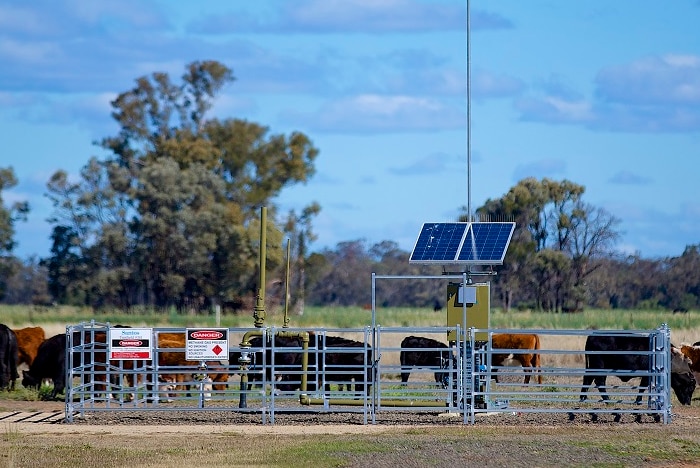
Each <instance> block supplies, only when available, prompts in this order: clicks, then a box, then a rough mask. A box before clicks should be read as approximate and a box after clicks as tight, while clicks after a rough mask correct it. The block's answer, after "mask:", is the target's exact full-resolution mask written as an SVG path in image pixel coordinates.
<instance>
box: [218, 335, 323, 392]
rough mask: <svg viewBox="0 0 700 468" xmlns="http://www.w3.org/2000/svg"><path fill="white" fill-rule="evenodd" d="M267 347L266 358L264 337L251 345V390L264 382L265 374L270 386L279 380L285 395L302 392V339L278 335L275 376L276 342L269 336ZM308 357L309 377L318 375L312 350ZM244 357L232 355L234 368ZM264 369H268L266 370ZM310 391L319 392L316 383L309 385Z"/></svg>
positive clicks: (278, 386) (255, 337)
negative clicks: (255, 385)
mask: <svg viewBox="0 0 700 468" xmlns="http://www.w3.org/2000/svg"><path fill="white" fill-rule="evenodd" d="M267 341H268V342H267V343H265V347H266V349H265V355H264V356H263V353H262V347H263V338H262V336H260V335H256V336H253V337H251V338H250V339H249V340H248V342H249V343H250V345H251V348H250V349H251V352H250V353H249V357H250V360H251V361H250V364H249V365H248V370H249V371H252V372H249V374H248V382H249V383H248V389H249V390H250V389H251V388H252V386H253V384H254V382H258V381H260V380H262V376H263V373H262V371H264V373H265V380H266V381H267V382H270V383H273V382H275V381H276V380H277V377H279V380H280V381H279V382H277V383H276V384H275V386H276V387H277V388H279V389H280V390H282V391H293V390H296V389H298V388H300V382H301V372H302V357H303V352H302V345H303V342H302V339H301V337H296V336H291V337H290V336H284V335H279V334H276V335H275V337H274V368H275V371H276V373H277V375H273V374H272V366H273V352H272V351H273V350H272V348H273V340H272V337H271V336H269V335H268V336H267ZM287 348H298V349H295V350H288V349H287ZM307 353H308V354H307V355H308V360H307V363H308V366H307V373H308V372H312V371H315V368H316V354H315V353H314V352H312V351H311V350H309V351H308V352H307ZM240 357H241V353H240V352H239V351H232V352H231V353H230V354H229V362H230V363H231V365H237V364H239V358H240ZM263 366H264V369H263ZM306 389H307V390H309V391H315V390H316V387H315V385H314V383H313V382H308V384H307V388H306Z"/></svg>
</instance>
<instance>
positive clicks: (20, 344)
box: [13, 327, 46, 367]
mask: <svg viewBox="0 0 700 468" xmlns="http://www.w3.org/2000/svg"><path fill="white" fill-rule="evenodd" d="M13 331H14V332H15V336H17V354H18V356H19V359H18V361H17V365H21V364H22V363H25V364H26V365H27V367H31V365H32V362H34V359H36V353H37V352H38V351H39V346H40V345H41V343H43V342H44V340H45V339H46V334H45V333H44V329H43V328H41V327H25V328H19V329H17V330H13Z"/></svg>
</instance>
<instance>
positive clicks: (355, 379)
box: [0, 324, 700, 405]
mask: <svg viewBox="0 0 700 468" xmlns="http://www.w3.org/2000/svg"><path fill="white" fill-rule="evenodd" d="M309 334H310V342H311V344H310V345H309V346H310V348H313V349H314V350H315V352H308V353H304V352H303V350H302V349H303V348H302V344H303V343H302V337H301V336H283V335H275V336H274V343H268V344H267V345H266V346H263V342H262V340H263V337H262V336H257V335H256V336H253V337H252V338H251V339H250V340H249V341H250V345H251V350H252V352H251V353H249V355H248V358H249V359H250V365H249V367H250V368H251V369H258V370H260V369H262V368H263V367H262V363H264V362H266V363H268V364H269V363H271V362H273V361H274V362H275V368H276V369H283V370H284V372H283V375H281V376H273V375H271V366H269V365H268V366H265V369H266V372H267V374H266V375H265V376H264V378H265V379H266V380H267V381H268V382H275V385H276V388H278V389H279V390H282V391H294V390H298V389H300V388H301V384H302V378H301V376H302V374H304V372H303V371H302V362H303V359H304V358H305V359H306V363H305V364H306V365H307V366H308V369H314V374H313V375H314V376H315V378H309V381H308V382H307V387H306V389H307V390H308V391H315V390H316V389H317V388H318V387H319V386H320V385H322V384H323V383H324V382H325V383H326V386H327V385H328V384H327V383H328V382H329V381H333V382H334V383H337V384H338V385H339V386H340V385H342V384H343V383H345V384H347V386H348V387H350V386H351V385H353V384H354V388H355V391H356V392H357V391H359V392H365V391H367V388H368V386H365V384H371V383H372V381H373V370H372V369H373V364H374V363H373V362H372V359H373V356H372V353H371V352H370V351H371V350H369V349H368V347H367V346H365V344H364V343H361V342H358V341H354V340H350V339H347V338H342V337H336V336H327V335H325V334H321V335H318V336H317V335H316V334H315V333H313V332H309ZM106 338H107V337H106V333H105V331H93V332H92V333H88V334H76V335H74V337H73V345H74V346H75V345H85V344H87V345H93V346H92V351H91V352H90V353H85V352H74V353H73V355H72V356H71V358H72V360H73V361H72V365H73V367H76V366H81V365H90V364H92V365H93V367H94V369H95V370H96V373H97V374H99V373H102V374H103V375H107V374H108V373H109V372H107V369H114V368H118V369H119V370H120V371H132V372H131V374H129V373H128V372H123V373H122V374H121V379H122V381H120V382H117V381H111V382H110V383H109V385H108V383H107V382H104V381H103V382H95V388H96V390H98V391H102V392H104V393H106V392H107V387H108V386H110V387H112V388H114V387H118V386H119V385H124V386H129V385H131V386H133V385H135V384H136V382H133V381H132V382H124V381H123V379H125V377H124V376H130V378H131V379H132V380H135V379H139V378H143V376H141V374H139V373H138V372H136V371H135V369H136V366H137V365H139V363H138V362H137V361H129V360H124V361H118V362H114V361H108V360H107V340H106ZM270 339H271V338H270ZM81 341H85V342H86V343H82V342H81ZM156 346H157V347H158V348H159V349H160V350H161V351H160V352H159V353H158V354H157V359H158V366H159V367H171V368H175V369H177V368H178V367H187V366H189V367H192V366H197V365H201V363H199V362H192V361H187V360H186V359H185V352H184V348H185V346H186V344H185V333H184V332H179V333H177V332H174V333H164V332H161V333H158V335H157V343H156ZM164 348H166V349H170V348H174V349H177V350H176V351H172V352H171V351H163V349H164ZM178 348H179V349H178ZM491 348H492V350H493V351H492V352H491V362H490V364H491V366H492V368H493V370H494V378H495V381H496V382H498V377H497V376H498V373H497V370H498V368H501V367H502V366H503V365H504V363H505V362H506V360H507V359H509V358H511V359H514V360H517V361H519V363H520V365H521V366H522V368H523V370H524V374H525V377H524V384H528V383H529V382H530V378H531V376H535V377H536V380H537V383H538V384H542V372H541V371H540V367H541V364H540V351H539V350H540V349H541V348H540V339H539V336H538V335H536V334H525V333H522V334H510V333H500V334H493V335H492V341H491ZM263 349H265V350H266V352H267V354H266V355H265V356H263V355H262V350H263ZM273 350H274V355H273ZM285 350H288V351H285ZM496 350H502V351H503V352H502V353H498V352H496ZM585 350H586V354H585V361H586V369H588V370H591V372H590V373H588V372H587V373H584V377H583V387H582V389H581V396H580V400H581V401H584V400H586V398H587V393H586V392H587V389H588V388H589V387H590V386H591V384H592V383H595V386H596V387H597V388H598V390H599V391H600V392H601V397H602V398H603V399H604V400H605V399H608V396H607V394H606V393H605V385H606V375H605V372H600V371H598V372H595V370H610V369H620V370H624V371H625V372H628V371H647V370H648V369H649V354H648V351H649V338H648V337H646V336H641V337H640V336H628V335H619V336H618V335H605V334H591V335H589V336H588V337H587V340H586V345H585ZM671 356H672V359H671V387H672V388H673V390H674V392H675V394H676V396H677V398H678V400H679V402H680V403H681V404H683V405H689V404H690V403H691V399H692V395H693V392H694V390H695V387H696V383H697V382H700V379H698V378H696V377H700V342H697V343H695V344H693V345H686V344H683V345H682V346H681V347H676V346H672V352H671ZM66 357H67V356H66V334H65V333H61V334H57V335H55V336H52V337H50V338H48V339H47V338H46V337H45V333H44V330H43V329H42V328H41V327H27V328H22V329H14V330H13V329H10V328H9V327H7V326H6V325H4V324H0V389H7V390H14V388H15V381H16V380H17V379H18V378H19V373H18V367H19V366H20V365H22V364H24V365H26V366H27V367H28V370H24V371H23V378H22V385H23V386H24V387H28V388H39V387H40V385H41V384H42V382H43V381H45V380H47V379H48V380H51V381H52V382H53V391H52V394H51V396H52V397H53V398H57V396H58V394H60V393H62V392H63V391H64V389H65V383H66V382H65V368H66ZM228 357H229V363H230V367H229V366H225V365H223V364H222V363H221V362H220V361H214V362H206V363H205V364H206V371H205V372H206V376H207V377H206V380H208V381H210V385H211V387H212V388H213V389H215V390H220V391H222V390H225V389H226V386H227V385H228V380H229V372H230V370H231V369H235V371H234V372H237V371H238V370H239V368H238V363H239V362H241V361H240V358H241V352H240V351H231V352H230V353H229V356H228ZM453 359H454V356H453V353H452V349H451V348H450V347H449V346H448V345H446V344H444V343H442V342H440V341H437V340H434V339H431V338H427V337H420V336H408V337H406V338H404V339H403V341H402V342H401V352H400V364H401V381H402V382H403V383H406V382H408V380H409V376H410V373H411V371H412V370H413V369H414V368H420V367H423V368H432V369H435V373H434V377H435V382H437V383H438V384H440V385H442V386H444V387H445V386H447V385H448V382H449V378H450V374H449V372H450V370H453V369H454V364H453V363H452V360H453ZM85 361H87V362H85ZM90 361H92V362H90ZM243 362H245V359H244V360H243ZM140 364H144V363H143V362H141V363H140ZM146 364H150V363H146ZM143 368H145V367H143ZM183 372H184V371H183ZM307 375H308V374H307ZM319 376H324V377H323V378H322V379H320V380H319ZM249 377H250V379H251V380H250V381H249V385H253V384H255V379H256V378H258V379H262V378H263V377H262V371H261V372H251V373H249ZM618 377H619V378H620V379H621V380H623V381H625V382H626V381H629V380H630V379H631V378H633V376H632V375H630V376H626V375H625V373H622V374H621V375H618ZM110 378H111V377H110ZM192 379H193V374H191V373H190V374H189V375H187V374H185V373H177V372H175V371H173V373H172V374H158V382H157V383H156V384H154V385H150V387H149V388H151V389H152V388H153V387H155V386H157V387H158V390H157V392H163V391H165V392H167V391H172V390H174V389H176V388H177V389H186V388H187V384H190V383H191V382H192ZM641 380H642V381H641V383H640V394H639V395H638V397H637V402H640V401H641V398H642V395H641V392H643V390H644V387H646V386H648V384H649V377H648V376H643V377H641ZM326 390H328V388H326Z"/></svg>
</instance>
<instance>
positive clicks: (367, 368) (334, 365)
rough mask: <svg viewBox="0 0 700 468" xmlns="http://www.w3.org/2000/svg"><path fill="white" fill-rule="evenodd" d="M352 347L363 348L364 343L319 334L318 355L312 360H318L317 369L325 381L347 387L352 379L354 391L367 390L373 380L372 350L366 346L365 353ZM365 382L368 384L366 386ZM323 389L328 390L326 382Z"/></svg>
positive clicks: (328, 386)
mask: <svg viewBox="0 0 700 468" xmlns="http://www.w3.org/2000/svg"><path fill="white" fill-rule="evenodd" d="M354 348H365V344H364V343H362V342H360V341H355V340H351V339H348V338H343V337H340V336H328V335H321V336H320V337H319V340H318V351H317V352H318V354H319V356H318V358H317V359H316V360H314V362H319V368H320V369H319V371H320V372H321V373H323V374H324V375H325V379H326V381H327V382H328V381H330V382H337V383H338V384H339V385H341V384H342V383H345V384H347V385H348V387H349V386H350V384H351V383H352V382H353V381H354V384H355V391H356V392H364V391H365V390H366V391H367V392H369V385H371V383H372V382H373V380H374V379H373V375H374V372H373V363H372V350H371V349H369V348H368V349H367V351H366V354H365V353H364V352H363V351H362V350H356V351H355V350H353V349H354ZM365 382H367V383H368V384H369V385H368V386H367V387H365ZM325 390H326V391H327V392H328V391H330V385H329V384H328V383H326V385H325Z"/></svg>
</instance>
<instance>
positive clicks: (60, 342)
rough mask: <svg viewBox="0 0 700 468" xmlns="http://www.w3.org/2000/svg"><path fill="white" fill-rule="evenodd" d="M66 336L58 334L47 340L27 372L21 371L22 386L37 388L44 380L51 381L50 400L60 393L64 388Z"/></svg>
mask: <svg viewBox="0 0 700 468" xmlns="http://www.w3.org/2000/svg"><path fill="white" fill-rule="evenodd" d="M65 363H66V335H65V333H60V334H58V335H54V336H52V337H51V338H49V339H47V340H46V341H44V342H43V343H41V345H39V350H38V351H37V354H36V358H35V359H34V362H32V365H31V366H30V367H29V370H28V371H22V374H23V378H22V385H23V386H25V387H27V388H37V389H38V388H39V387H40V386H41V382H42V381H43V380H44V379H51V380H52V381H53V391H52V392H51V398H53V399H56V395H58V394H59V393H62V392H63V390H64V389H65V387H66V375H65V374H66V370H65Z"/></svg>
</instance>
